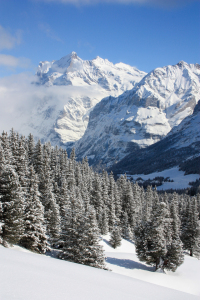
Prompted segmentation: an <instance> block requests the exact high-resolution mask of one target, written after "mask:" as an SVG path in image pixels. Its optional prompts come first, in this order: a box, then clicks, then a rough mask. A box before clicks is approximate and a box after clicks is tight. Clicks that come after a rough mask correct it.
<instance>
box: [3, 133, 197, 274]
mask: <svg viewBox="0 0 200 300" xmlns="http://www.w3.org/2000/svg"><path fill="white" fill-rule="evenodd" d="M199 218H200V194H197V195H195V196H189V195H187V194H181V195H179V194H177V193H176V192H174V193H162V194H161V193H158V192H157V190H156V188H154V189H152V187H151V186H148V187H147V188H146V189H144V188H143V187H140V186H139V185H138V184H137V183H136V184H133V183H131V182H130V181H129V180H128V179H127V178H126V175H123V176H121V177H119V178H118V179H117V180H115V179H114V176H113V174H112V172H111V173H110V174H108V173H107V172H106V171H103V172H102V173H97V172H95V171H94V170H93V169H92V167H90V166H89V164H88V161H87V157H86V158H84V159H83V160H82V162H78V161H76V155H75V151H74V149H73V150H72V152H71V154H70V157H68V155H67V152H66V150H64V149H62V148H58V147H52V146H51V144H50V143H46V144H44V145H42V144H41V142H40V140H38V141H37V142H34V137H33V135H32V134H29V136H28V137H27V138H25V137H24V136H19V135H18V134H17V133H16V132H15V131H14V130H13V129H12V130H11V131H10V134H9V135H8V134H7V133H5V132H3V133H2V135H1V136H0V243H1V244H3V245H4V246H5V247H7V246H8V245H13V244H18V245H20V246H22V247H25V248H27V249H29V250H31V251H34V252H37V253H43V254H44V253H46V252H49V251H54V250H56V253H57V257H58V258H59V259H63V260H67V261H71V262H75V263H80V264H84V265H89V266H92V267H96V268H103V269H106V267H105V255H104V251H103V248H102V246H101V245H100V243H99V242H100V239H101V236H102V235H105V234H107V233H110V245H111V246H112V247H113V248H116V247H118V246H119V245H120V243H121V239H122V238H124V239H128V240H131V241H132V242H133V243H135V247H136V253H137V256H138V258H139V259H140V261H143V262H145V263H147V264H148V265H151V266H155V270H156V269H159V268H160V269H167V270H172V271H175V270H176V269H177V267H178V266H180V265H181V264H182V263H183V260H184V251H188V253H189V254H190V255H191V256H197V257H198V256H199V255H200V225H199Z"/></svg>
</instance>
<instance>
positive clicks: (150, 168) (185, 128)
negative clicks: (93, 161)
mask: <svg viewBox="0 0 200 300" xmlns="http://www.w3.org/2000/svg"><path fill="white" fill-rule="evenodd" d="M178 166H180V167H181V169H182V170H183V171H185V172H186V173H187V174H199V175H200V101H199V102H198V104H197V105H196V106H195V109H194V112H193V114H192V115H190V116H188V117H186V118H185V119H184V120H183V121H182V122H181V123H180V124H179V125H178V126H175V127H174V128H173V129H172V130H171V131H170V132H169V134H168V135H167V136H166V137H165V138H163V139H162V140H161V141H159V142H158V143H155V144H154V145H151V146H149V147H147V148H145V149H140V150H135V151H133V152H132V153H130V154H129V155H127V156H125V157H124V158H123V159H122V160H121V161H120V162H119V163H117V164H116V165H114V166H112V170H113V171H114V173H116V174H121V173H125V172H128V173H129V174H132V175H133V174H151V173H154V172H157V171H163V170H167V169H171V168H172V167H178ZM157 176H162V175H157ZM138 177H139V176H138ZM141 177H142V176H141ZM170 177H171V176H170ZM190 181H192V180H190ZM188 182H189V181H188ZM180 187H181V184H180Z"/></svg>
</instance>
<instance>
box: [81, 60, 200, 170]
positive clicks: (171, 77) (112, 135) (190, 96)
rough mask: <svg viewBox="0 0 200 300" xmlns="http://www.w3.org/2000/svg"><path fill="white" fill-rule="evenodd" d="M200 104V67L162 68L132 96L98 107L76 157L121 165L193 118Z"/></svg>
mask: <svg viewBox="0 0 200 300" xmlns="http://www.w3.org/2000/svg"><path fill="white" fill-rule="evenodd" d="M199 99H200V66H199V65H198V64H195V65H193V64H190V65H189V64H187V63H185V62H179V63H178V64H177V65H174V66H166V67H163V68H157V69H155V70H153V71H152V72H150V73H149V74H147V75H146V76H145V77H144V78H143V79H142V80H141V81H140V82H139V83H138V84H137V85H136V86H135V87H134V88H133V89H132V90H131V91H127V92H125V93H124V94H122V95H120V96H119V97H117V98H114V97H108V98H105V99H103V100H102V101H101V102H100V103H98V104H97V105H96V107H95V108H94V110H93V111H92V112H91V114H90V120H89V124H88V128H87V130H86V132H85V134H84V136H83V137H82V138H81V139H80V140H79V141H78V142H76V149H77V153H78V155H79V157H83V156H86V155H87V156H91V155H93V157H94V158H93V160H92V161H91V163H94V164H95V163H97V162H98V161H100V160H101V161H102V162H103V163H105V164H107V165H108V163H110V164H112V163H114V162H117V161H119V160H121V159H122V158H123V157H124V156H125V155H127V154H128V153H130V152H132V151H133V150H136V149H139V148H143V147H147V146H149V145H152V144H154V143H155V142H157V141H159V140H160V139H162V138H163V137H164V136H166V135H167V134H168V133H169V132H170V130H171V129H172V128H173V127H174V126H177V125H179V124H180V123H181V121H182V120H183V119H184V118H186V117H187V116H189V115H191V114H192V113H193V110H194V107H195V105H196V104H197V102H198V100H199ZM194 130H195V129H194Z"/></svg>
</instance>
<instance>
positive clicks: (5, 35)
mask: <svg viewBox="0 0 200 300" xmlns="http://www.w3.org/2000/svg"><path fill="white" fill-rule="evenodd" d="M21 35H22V32H21V31H20V30H17V31H16V33H15V35H12V34H10V32H9V31H8V30H6V29H5V28H3V27H2V26H1V25H0V50H3V49H12V48H14V47H15V45H19V44H20V43H21Z"/></svg>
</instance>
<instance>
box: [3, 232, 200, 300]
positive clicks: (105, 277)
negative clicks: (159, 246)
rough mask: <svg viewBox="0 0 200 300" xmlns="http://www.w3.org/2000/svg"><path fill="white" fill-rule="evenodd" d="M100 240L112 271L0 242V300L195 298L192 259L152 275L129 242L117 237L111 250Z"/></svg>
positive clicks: (197, 269) (199, 270) (199, 267)
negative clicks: (174, 269) (116, 245)
mask: <svg viewBox="0 0 200 300" xmlns="http://www.w3.org/2000/svg"><path fill="white" fill-rule="evenodd" d="M102 243H103V244H104V247H105V250H106V255H107V266H108V267H109V269H112V270H113V271H112V272H111V271H105V270H99V269H95V268H91V267H88V266H83V265H78V264H75V263H70V262H67V261H61V260H58V259H55V258H52V257H48V256H45V255H39V254H34V253H32V252H30V251H27V250H25V249H23V248H20V247H16V246H15V247H13V248H10V249H8V248H4V247H3V246H0V266H1V268H0V300H13V299H17V300H36V299H37V300H40V299H41V300H45V299H48V300H54V299H56V300H58V299H69V300H79V299H81V300H86V299H87V300H90V299H95V300H100V299H101V300H102V299H105V300H111V299H115V300H118V299H120V300H121V299H127V300H129V299H131V300H132V299H134V300H145V299H148V300H169V299H176V300H193V299H194V300H195V299H196V300H197V299H200V297H199V296H200V289H199V287H198V283H197V281H198V278H199V277H200V276H199V275H200V261H198V260H197V259H195V258H190V257H186V260H185V263H184V265H183V266H182V267H180V268H179V269H178V271H177V272H176V273H173V274H172V273H171V272H168V273H167V274H161V273H154V272H152V268H149V267H147V266H145V265H144V264H141V263H140V262H138V260H137V258H136V255H135V253H134V252H133V251H134V244H133V243H130V242H128V241H123V243H122V246H121V247H119V248H118V249H116V250H114V249H112V248H111V247H110V246H109V245H108V237H104V238H103V240H102ZM164 285H165V286H164ZM166 286H167V287H166ZM186 286H188V287H186Z"/></svg>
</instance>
